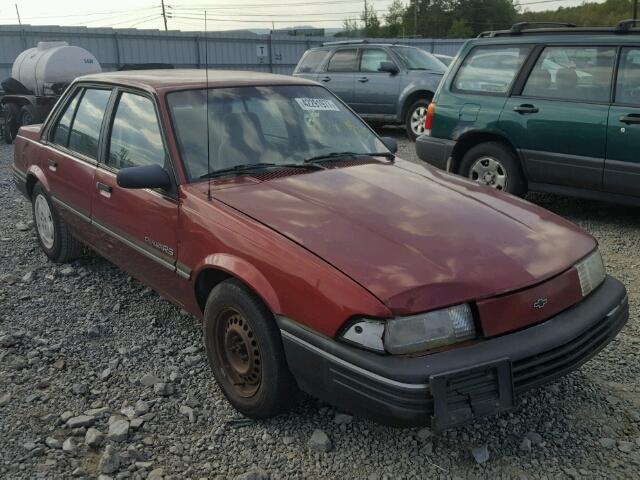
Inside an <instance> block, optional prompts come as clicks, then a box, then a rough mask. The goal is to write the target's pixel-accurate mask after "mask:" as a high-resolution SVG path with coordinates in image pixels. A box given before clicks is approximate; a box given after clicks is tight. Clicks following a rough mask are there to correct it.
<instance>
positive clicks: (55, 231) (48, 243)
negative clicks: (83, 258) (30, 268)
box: [31, 183, 82, 263]
mask: <svg viewBox="0 0 640 480" xmlns="http://www.w3.org/2000/svg"><path fill="white" fill-rule="evenodd" d="M31 201H32V207H33V221H34V224H35V226H36V233H37V234H38V243H40V247H41V248H42V250H43V251H44V253H45V254H46V255H47V257H49V258H50V259H51V260H53V261H54V262H57V263H64V262H69V261H71V260H74V259H75V258H77V257H79V256H80V254H81V253H82V244H81V243H80V242H79V241H78V240H76V239H75V238H74V237H73V235H71V232H70V230H69V227H68V226H67V224H66V223H64V220H62V219H61V218H60V216H59V215H58V212H57V211H56V210H55V208H53V205H52V204H51V199H50V197H49V195H48V194H47V192H46V191H45V189H44V188H43V187H42V185H41V184H39V183H37V184H36V185H35V187H34V188H33V194H32V196H31Z"/></svg>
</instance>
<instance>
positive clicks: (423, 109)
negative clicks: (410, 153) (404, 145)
mask: <svg viewBox="0 0 640 480" xmlns="http://www.w3.org/2000/svg"><path fill="white" fill-rule="evenodd" d="M429 103H431V100H430V99H428V98H421V99H420V100H418V101H416V102H414V103H413V104H412V105H411V106H410V107H409V109H408V110H407V114H406V116H405V121H404V123H405V128H406V129H407V135H408V136H409V138H410V139H411V140H415V139H416V138H418V137H419V136H420V135H422V134H423V133H424V122H425V120H426V119H427V109H428V108H429Z"/></svg>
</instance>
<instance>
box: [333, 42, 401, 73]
mask: <svg viewBox="0 0 640 480" xmlns="http://www.w3.org/2000/svg"><path fill="white" fill-rule="evenodd" d="M365 50H382V51H383V52H384V53H386V54H387V57H389V58H390V59H391V61H392V62H393V64H394V65H395V66H396V68H397V69H398V70H400V67H399V66H398V62H397V60H396V58H395V57H394V56H393V55H392V52H391V51H390V49H387V48H384V47H381V46H378V45H368V46H364V47H361V48H360V52H359V53H358V72H357V73H366V74H372V73H373V74H375V73H377V74H384V75H389V72H381V71H380V70H378V71H375V72H369V71H366V72H365V71H364V70H362V57H363V56H364V52H365ZM338 73H339V72H338Z"/></svg>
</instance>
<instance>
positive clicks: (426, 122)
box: [424, 102, 436, 135]
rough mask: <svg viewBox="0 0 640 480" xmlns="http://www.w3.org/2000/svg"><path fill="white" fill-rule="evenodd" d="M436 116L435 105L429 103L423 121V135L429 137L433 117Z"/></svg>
mask: <svg viewBox="0 0 640 480" xmlns="http://www.w3.org/2000/svg"><path fill="white" fill-rule="evenodd" d="M435 114H436V104H435V103H433V102H431V103H430V104H429V107H428V108H427V117H426V118H425V119H424V133H425V135H431V127H432V126H433V117H434V116H435Z"/></svg>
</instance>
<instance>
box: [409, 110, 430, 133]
mask: <svg viewBox="0 0 640 480" xmlns="http://www.w3.org/2000/svg"><path fill="white" fill-rule="evenodd" d="M426 118H427V108H426V107H418V108H416V109H415V110H414V111H413V113H412V114H411V121H410V122H411V130H412V131H413V133H415V134H416V135H422V134H423V133H424V122H425V120H426Z"/></svg>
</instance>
